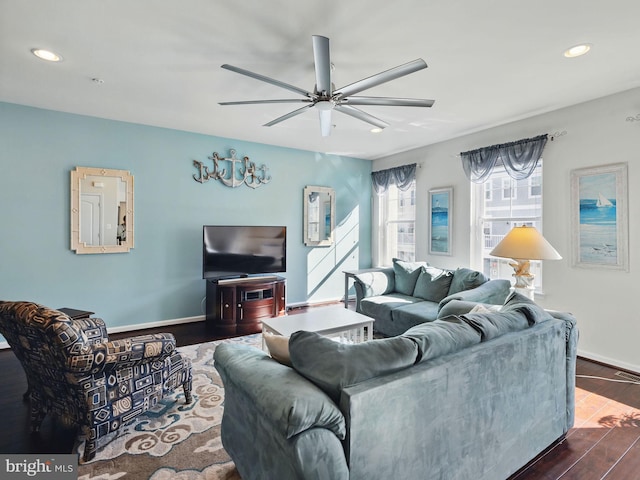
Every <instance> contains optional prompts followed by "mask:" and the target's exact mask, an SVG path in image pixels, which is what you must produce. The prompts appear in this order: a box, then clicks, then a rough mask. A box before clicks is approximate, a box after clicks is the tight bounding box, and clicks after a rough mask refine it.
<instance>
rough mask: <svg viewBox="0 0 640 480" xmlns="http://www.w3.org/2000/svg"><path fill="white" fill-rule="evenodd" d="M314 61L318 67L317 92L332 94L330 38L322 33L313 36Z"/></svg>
mask: <svg viewBox="0 0 640 480" xmlns="http://www.w3.org/2000/svg"><path fill="white" fill-rule="evenodd" d="M313 61H314V63H315V67H316V90H317V93H319V94H322V92H325V93H326V94H327V95H331V57H330V54H329V39H328V38H327V37H323V36H320V35H314V36H313Z"/></svg>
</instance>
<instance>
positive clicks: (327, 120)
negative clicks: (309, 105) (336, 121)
mask: <svg viewBox="0 0 640 480" xmlns="http://www.w3.org/2000/svg"><path fill="white" fill-rule="evenodd" d="M318 116H319V117H320V132H321V133H322V136H323V137H328V136H329V135H331V110H318Z"/></svg>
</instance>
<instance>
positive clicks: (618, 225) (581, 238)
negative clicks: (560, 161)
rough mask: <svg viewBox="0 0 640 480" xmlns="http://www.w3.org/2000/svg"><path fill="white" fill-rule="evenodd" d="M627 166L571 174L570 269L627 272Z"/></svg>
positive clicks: (591, 169)
mask: <svg viewBox="0 0 640 480" xmlns="http://www.w3.org/2000/svg"><path fill="white" fill-rule="evenodd" d="M627 169H628V168H627V164H626V163H615V164H611V165H603V166H599V167H590V168H581V169H577V170H572V171H571V216H572V242H571V243H572V256H573V266H575V267H586V268H608V269H615V270H625V271H628V270H629V250H628V248H629V247H628V242H629V238H628V228H629V217H628V210H627Z"/></svg>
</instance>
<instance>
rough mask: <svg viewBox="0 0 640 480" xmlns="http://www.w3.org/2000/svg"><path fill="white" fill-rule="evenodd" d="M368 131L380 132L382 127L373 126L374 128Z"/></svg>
mask: <svg viewBox="0 0 640 480" xmlns="http://www.w3.org/2000/svg"><path fill="white" fill-rule="evenodd" d="M370 132H371V133H380V132H382V129H381V128H380V127H375V128H372V129H371V130H370Z"/></svg>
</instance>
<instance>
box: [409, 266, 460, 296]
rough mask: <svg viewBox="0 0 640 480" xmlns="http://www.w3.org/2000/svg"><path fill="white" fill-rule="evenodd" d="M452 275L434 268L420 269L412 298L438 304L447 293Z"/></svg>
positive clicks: (449, 272)
mask: <svg viewBox="0 0 640 480" xmlns="http://www.w3.org/2000/svg"><path fill="white" fill-rule="evenodd" d="M452 279H453V273H452V272H451V271H449V270H443V269H441V268H436V267H430V266H429V267H420V275H418V279H417V280H416V286H415V287H414V289H413V296H414V297H418V298H422V299H423V300H429V301H431V302H436V303H439V302H440V300H442V299H443V298H444V297H446V296H447V294H448V293H449V287H450V286H451V280H452Z"/></svg>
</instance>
